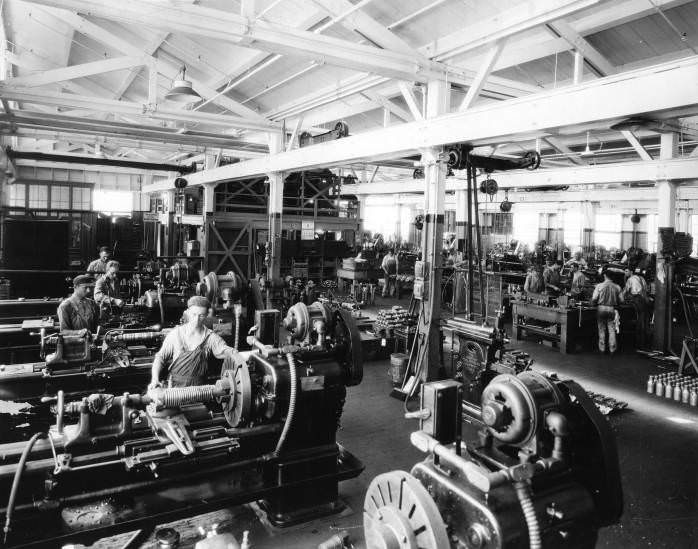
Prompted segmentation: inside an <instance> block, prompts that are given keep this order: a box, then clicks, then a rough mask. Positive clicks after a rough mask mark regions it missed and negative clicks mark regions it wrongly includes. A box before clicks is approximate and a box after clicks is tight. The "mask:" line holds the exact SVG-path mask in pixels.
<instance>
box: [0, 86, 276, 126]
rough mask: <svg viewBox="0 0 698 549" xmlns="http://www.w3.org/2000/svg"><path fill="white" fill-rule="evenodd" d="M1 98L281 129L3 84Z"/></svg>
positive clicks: (131, 114)
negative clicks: (34, 90)
mask: <svg viewBox="0 0 698 549" xmlns="http://www.w3.org/2000/svg"><path fill="white" fill-rule="evenodd" d="M0 98H4V99H8V100H11V101H21V102H25V103H32V104H36V105H54V106H58V107H72V108H76V109H91V110H101V111H103V112H111V113H118V114H124V115H127V116H138V117H142V116H147V117H148V118H152V119H158V120H181V121H187V122H198V123H203V124H209V125H212V126H218V127H226V128H239V129H245V130H261V131H269V130H271V129H279V128H280V125H279V124H277V123H274V122H269V121H266V122H259V121H257V120H248V119H245V118H240V117H237V116H226V115H219V114H208V113H200V112H192V111H186V110H179V109H169V108H165V107H157V108H156V109H153V108H152V107H149V106H148V105H144V104H141V103H133V102H130V101H116V100H114V99H101V98H97V97H86V96H81V95H77V94H73V93H49V92H33V91H30V90H26V89H21V88H15V87H12V86H8V85H6V84H4V83H2V82H0Z"/></svg>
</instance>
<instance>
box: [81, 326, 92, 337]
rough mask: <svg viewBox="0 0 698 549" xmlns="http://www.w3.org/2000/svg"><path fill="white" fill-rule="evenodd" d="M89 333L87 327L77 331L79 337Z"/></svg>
mask: <svg viewBox="0 0 698 549" xmlns="http://www.w3.org/2000/svg"><path fill="white" fill-rule="evenodd" d="M89 333H90V331H89V330H88V329H87V328H83V329H82V330H80V331H79V332H78V335H79V336H80V337H85V336H86V335H87V334H89Z"/></svg>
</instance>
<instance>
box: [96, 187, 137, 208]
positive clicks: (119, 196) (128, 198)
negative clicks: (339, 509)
mask: <svg viewBox="0 0 698 549" xmlns="http://www.w3.org/2000/svg"><path fill="white" fill-rule="evenodd" d="M132 208H133V196H132V193H131V192H130V191H101V190H98V191H95V193H94V210H96V211H98V212H106V213H131V210H132Z"/></svg>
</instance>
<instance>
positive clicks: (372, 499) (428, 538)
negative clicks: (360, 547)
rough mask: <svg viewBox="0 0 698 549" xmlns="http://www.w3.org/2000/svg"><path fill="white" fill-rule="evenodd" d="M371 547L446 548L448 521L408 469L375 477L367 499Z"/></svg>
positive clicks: (366, 519) (366, 530)
mask: <svg viewBox="0 0 698 549" xmlns="http://www.w3.org/2000/svg"><path fill="white" fill-rule="evenodd" d="M364 536H365V538H366V547H367V549H444V548H447V547H450V546H451V545H450V543H449V540H448V533H447V532H446V525H445V524H444V522H443V520H442V519H441V515H440V513H439V510H438V508H437V507H436V504H435V503H434V500H432V499H431V496H429V492H427V490H426V488H424V486H422V484H421V483H420V482H419V481H418V480H417V479H416V478H414V477H413V476H412V475H410V474H409V473H406V472H405V471H390V472H389V473H383V474H382V475H378V476H377V477H376V478H374V479H373V481H372V482H371V484H370V486H369V487H368V490H367V492H366V498H365V499H364Z"/></svg>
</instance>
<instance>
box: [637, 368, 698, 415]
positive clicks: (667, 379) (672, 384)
mask: <svg viewBox="0 0 698 549" xmlns="http://www.w3.org/2000/svg"><path fill="white" fill-rule="evenodd" d="M647 392H648V393H649V394H651V395H657V396H659V397H664V398H668V399H671V400H674V401H676V402H680V403H682V404H688V405H689V406H693V407H698V378H697V377H695V376H684V375H680V374H677V373H674V372H672V373H666V374H659V375H654V376H649V378H647Z"/></svg>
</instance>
